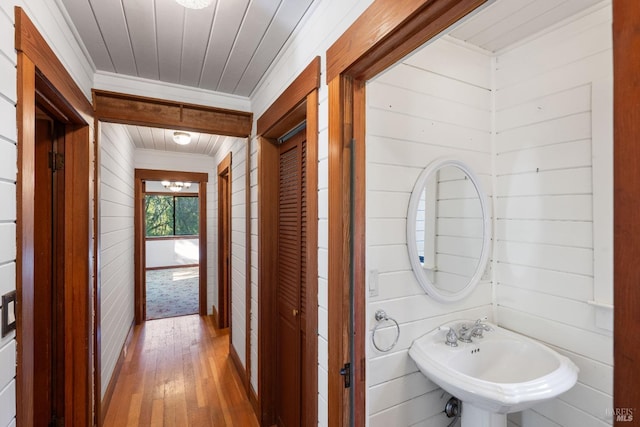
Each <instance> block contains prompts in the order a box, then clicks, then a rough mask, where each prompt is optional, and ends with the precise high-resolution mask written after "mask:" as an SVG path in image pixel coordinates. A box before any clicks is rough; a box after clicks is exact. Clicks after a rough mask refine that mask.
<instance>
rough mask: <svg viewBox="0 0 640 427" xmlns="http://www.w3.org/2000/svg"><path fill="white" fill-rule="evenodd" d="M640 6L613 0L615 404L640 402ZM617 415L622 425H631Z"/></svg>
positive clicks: (632, 406)
mask: <svg viewBox="0 0 640 427" xmlns="http://www.w3.org/2000/svg"><path fill="white" fill-rule="evenodd" d="M639 23H640V9H638V7H637V4H633V2H627V1H621V0H614V2H613V78H614V85H613V88H614V92H613V100H614V101H613V102H614V106H613V111H614V150H613V151H614V167H613V171H614V207H615V208H614V239H613V245H614V253H615V257H614V283H615V286H614V316H613V318H614V328H613V333H614V340H613V342H614V351H613V356H614V363H613V375H614V381H613V384H614V392H613V403H614V404H613V407H614V408H616V409H620V410H625V409H632V410H633V411H634V412H633V414H632V415H633V418H634V421H635V420H636V417H638V416H640V414H638V412H637V411H638V410H640V408H638V403H640V387H638V384H639V383H640V370H639V369H638V365H639V364H640V341H638V339H636V338H635V337H634V334H633V333H630V331H637V330H638V327H639V326H640V318H639V317H638V307H637V306H638V301H640V287H638V280H637V278H638V277H640V264H639V263H638V261H637V260H638V255H640V223H638V218H637V217H638V206H639V205H640V174H639V171H640V146H638V143H637V141H638V137H639V135H640V109H639V108H638V99H640V82H639V81H638V75H640V58H639V57H638V55H637V52H639V51H640V50H639V49H640V33H639V32H638V25H639ZM628 424H629V423H628V422H623V421H618V420H616V422H615V425H616V426H618V425H619V426H624V425H628Z"/></svg>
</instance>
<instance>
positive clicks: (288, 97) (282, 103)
mask: <svg viewBox="0 0 640 427" xmlns="http://www.w3.org/2000/svg"><path fill="white" fill-rule="evenodd" d="M319 87H320V57H319V56H316V57H315V58H314V59H313V61H311V63H310V64H309V65H307V67H306V68H305V69H304V70H303V71H302V73H300V75H298V77H296V79H295V80H294V81H293V82H292V83H291V84H290V85H289V86H288V87H287V88H286V89H285V90H284V92H282V94H281V95H280V96H279V97H278V99H276V100H275V101H274V103H273V104H271V106H269V108H268V109H267V111H265V112H264V113H263V114H262V115H261V116H260V118H259V119H258V122H257V132H258V135H262V136H265V137H268V138H276V137H278V136H281V135H282V134H283V133H284V132H286V131H288V130H289V129H291V128H289V129H284V132H281V133H280V134H279V135H271V134H270V130H271V128H272V127H273V126H275V125H276V124H277V123H278V122H280V121H281V120H282V119H283V117H286V116H287V115H288V114H289V113H290V112H291V111H292V110H293V109H294V108H295V107H296V106H297V105H298V104H299V103H300V102H301V101H303V100H304V99H305V98H306V96H307V95H308V94H309V93H311V91H312V90H314V89H318V88H319ZM296 124H297V123H294V124H293V125H294V126H295V125H296Z"/></svg>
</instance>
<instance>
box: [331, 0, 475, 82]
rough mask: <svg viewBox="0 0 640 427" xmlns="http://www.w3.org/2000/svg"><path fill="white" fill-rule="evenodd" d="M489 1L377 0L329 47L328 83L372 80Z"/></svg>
mask: <svg viewBox="0 0 640 427" xmlns="http://www.w3.org/2000/svg"><path fill="white" fill-rule="evenodd" d="M486 1H487V0H376V1H374V2H373V3H372V4H371V6H369V7H368V8H367V9H366V10H365V11H364V12H363V13H362V15H360V17H358V19H357V20H356V21H355V22H354V23H353V24H352V25H351V26H350V27H349V28H348V29H347V31H345V32H344V34H342V35H341V36H340V38H338V40H336V42H335V43H334V44H333V45H332V46H331V47H330V48H329V49H328V50H327V83H329V82H331V81H332V80H334V79H335V78H336V77H337V76H338V75H340V74H342V73H345V72H346V73H347V74H349V75H350V76H352V77H353V78H355V79H357V80H368V79H371V78H372V77H374V76H375V75H377V74H378V73H380V72H382V71H383V70H385V69H386V68H388V67H389V66H391V65H393V64H395V63H396V62H398V61H399V60H400V59H401V58H403V57H404V56H406V55H408V54H409V53H411V52H412V51H413V50H415V49H416V48H418V47H419V46H421V45H423V44H424V43H425V42H426V41H427V40H429V39H430V38H432V37H434V36H435V35H437V34H439V33H440V32H441V31H442V30H444V29H445V28H447V27H449V26H451V25H452V24H453V23H455V22H456V21H458V20H460V19H461V18H462V17H464V16H465V15H467V14H468V13H469V12H471V11H473V10H474V9H476V8H477V7H478V6H480V5H481V4H483V3H485V2H486Z"/></svg>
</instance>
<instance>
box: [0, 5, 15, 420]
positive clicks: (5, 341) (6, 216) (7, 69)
mask: <svg viewBox="0 0 640 427" xmlns="http://www.w3.org/2000/svg"><path fill="white" fill-rule="evenodd" d="M0 40H1V41H0V82H1V83H0V200H3V203H2V205H3V206H2V207H0V278H2V279H1V280H0V295H4V294H6V293H8V292H11V291H13V290H15V288H16V262H15V261H16V172H17V169H16V160H17V157H16V156H17V151H16V141H17V136H16V108H15V106H16V63H17V60H16V54H15V51H14V49H13V15H8V14H7V13H6V11H5V9H0ZM2 310H4V307H0V314H1V313H2ZM15 366H16V341H15V332H11V333H10V334H9V335H7V336H6V337H4V338H0V426H7V425H9V424H12V423H14V422H15V421H14V420H15V414H16V403H15V398H16V397H15V388H16V383H15V380H14V377H15V375H16V368H15Z"/></svg>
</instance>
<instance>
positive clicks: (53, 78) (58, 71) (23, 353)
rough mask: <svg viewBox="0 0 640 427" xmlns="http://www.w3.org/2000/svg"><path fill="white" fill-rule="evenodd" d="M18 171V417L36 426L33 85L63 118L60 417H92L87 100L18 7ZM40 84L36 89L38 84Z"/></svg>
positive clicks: (72, 421)
mask: <svg viewBox="0 0 640 427" xmlns="http://www.w3.org/2000/svg"><path fill="white" fill-rule="evenodd" d="M15 38H16V39H15V47H16V50H17V52H18V66H17V76H18V82H17V97H18V101H17V116H16V118H17V127H18V144H17V151H18V176H17V182H16V194H17V219H16V271H17V274H16V279H17V280H16V291H17V313H16V318H17V319H16V321H17V322H16V323H17V329H16V341H17V357H16V394H17V399H16V402H17V404H16V421H17V424H18V425H20V426H33V423H34V419H33V414H34V407H33V405H34V398H33V392H34V389H33V380H34V370H33V369H34V367H33V350H34V344H33V343H34V339H35V336H34V329H33V327H34V317H35V316H36V313H34V312H33V306H34V283H33V278H34V270H33V269H34V256H35V250H34V244H33V243H34V235H33V228H34V227H33V224H34V221H35V216H36V215H35V212H34V199H33V197H34V176H35V163H34V148H35V101H36V90H40V91H42V90H44V91H46V92H47V96H46V98H47V99H48V100H49V101H51V104H49V105H48V107H50V108H51V109H52V110H54V111H55V112H56V113H58V114H60V115H61V116H62V117H66V120H65V149H66V151H65V169H64V175H65V178H64V181H65V185H64V186H65V189H64V194H65V202H64V207H65V211H64V224H65V232H64V236H63V239H64V250H65V260H64V272H65V291H64V296H63V299H64V304H65V343H66V345H65V389H66V395H65V424H66V425H93V423H94V421H95V419H94V413H95V406H94V405H95V402H94V400H93V395H92V393H93V381H94V376H93V372H92V371H93V365H92V362H93V356H92V353H93V346H92V343H93V340H92V339H91V333H92V327H93V323H92V318H93V309H94V308H93V295H92V290H93V286H92V285H91V273H92V267H93V266H92V261H93V260H92V258H93V246H92V245H91V239H92V238H93V236H92V231H93V228H92V224H91V221H92V215H91V213H92V210H93V206H92V202H93V193H92V187H91V186H90V180H91V178H92V170H91V167H92V162H93V158H92V154H93V147H92V144H93V140H92V136H93V135H92V133H91V129H90V126H89V123H92V120H93V111H92V108H91V104H90V103H89V101H88V100H87V98H86V97H85V95H84V94H83V93H82V91H81V90H80V88H79V87H78V86H77V85H76V83H75V82H74V80H73V79H72V78H71V76H70V75H69V73H68V72H67V71H66V69H65V68H64V66H63V65H62V63H61V62H60V60H59V59H58V58H57V57H56V55H55V54H54V52H53V51H52V50H51V48H50V47H49V46H48V44H47V43H46V41H45V40H44V38H43V37H42V35H41V34H40V33H39V32H38V30H37V28H36V27H35V25H34V24H33V22H31V20H30V19H29V18H28V16H27V15H26V13H25V12H24V11H23V10H22V9H21V8H20V7H16V8H15ZM36 88H37V89H36Z"/></svg>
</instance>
